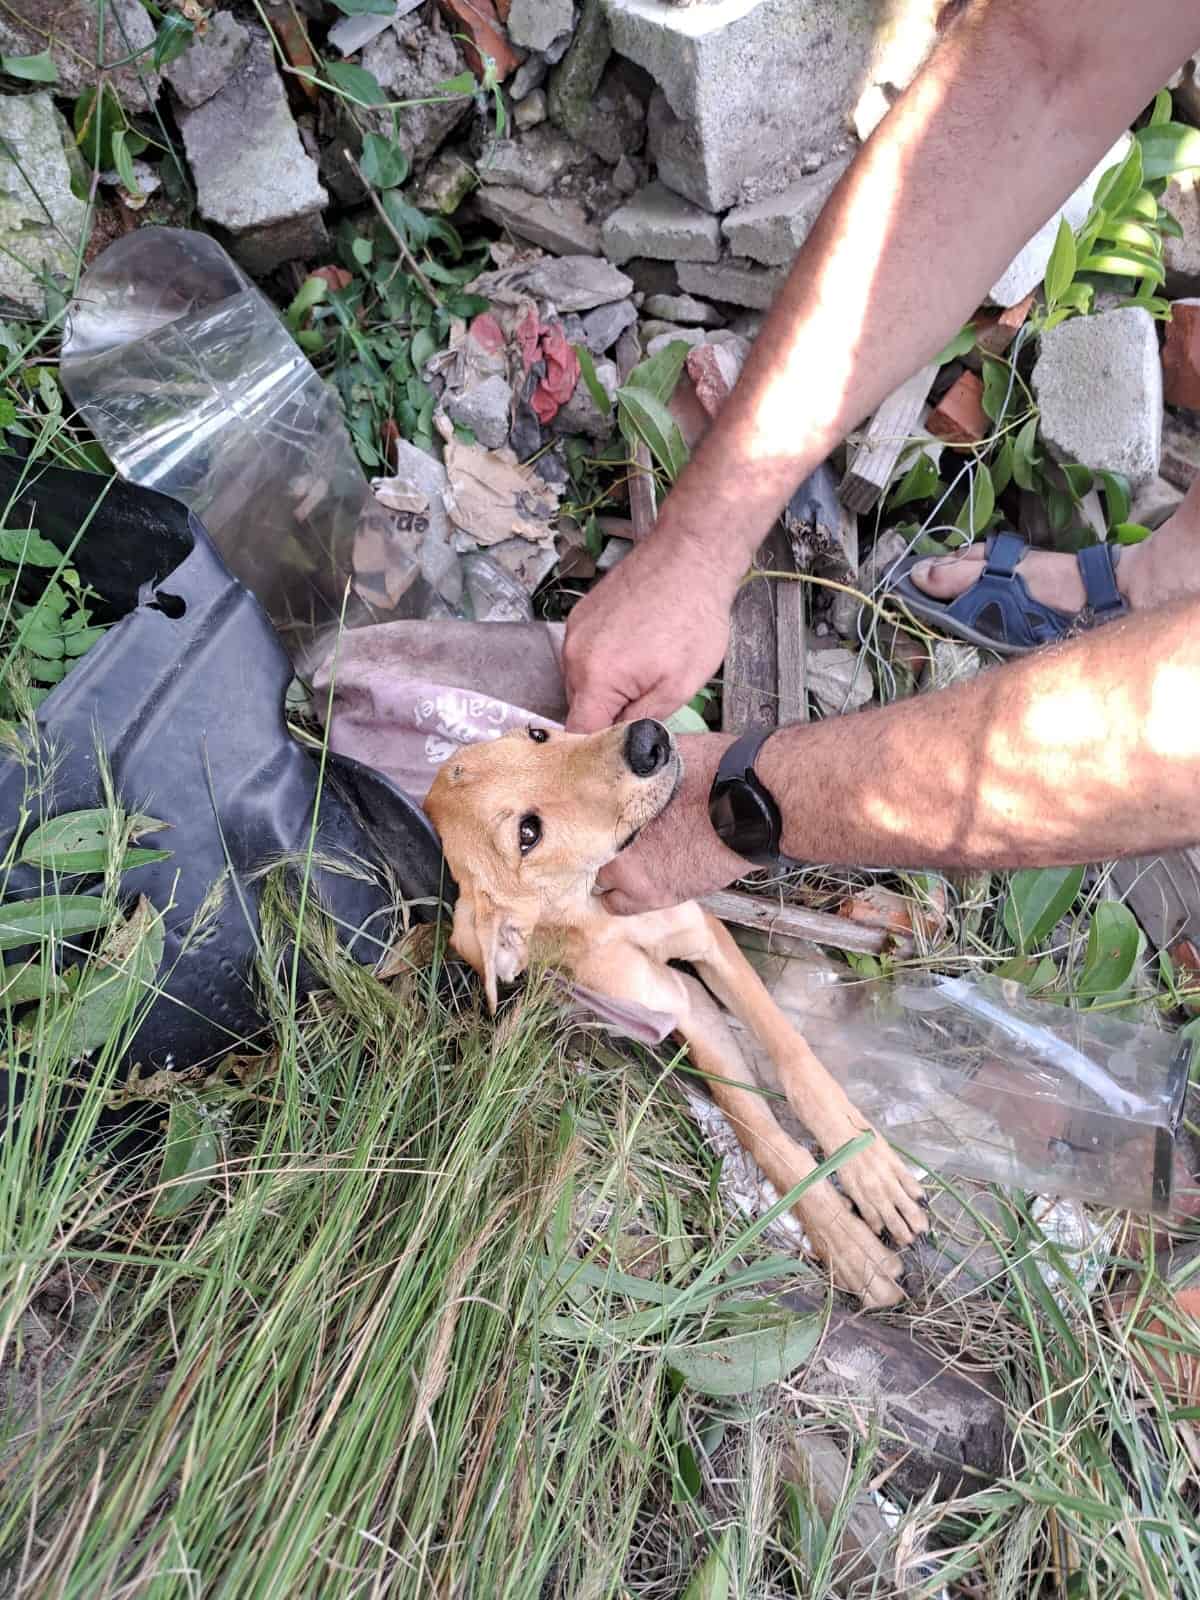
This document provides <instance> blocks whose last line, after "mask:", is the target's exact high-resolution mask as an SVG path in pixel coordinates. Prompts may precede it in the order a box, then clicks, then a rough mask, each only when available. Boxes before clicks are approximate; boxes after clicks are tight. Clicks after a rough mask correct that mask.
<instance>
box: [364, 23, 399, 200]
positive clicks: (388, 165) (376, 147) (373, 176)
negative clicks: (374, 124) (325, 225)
mask: <svg viewBox="0 0 1200 1600" xmlns="http://www.w3.org/2000/svg"><path fill="white" fill-rule="evenodd" d="M385 6H386V9H387V10H388V11H389V12H391V11H392V10H393V9H394V7H393V5H392V4H391V0H385ZM359 165H360V166H361V167H362V174H363V177H364V178H365V179H366V180H367V182H368V183H370V184H373V185H374V186H375V188H376V189H394V188H396V186H397V185H398V184H401V183H403V182H404V180H405V179H406V178H407V177H408V173H409V160H408V155H407V153H406V152H405V151H404V150H403V149H402V148H401V147H400V145H399V144H397V143H396V141H395V140H394V139H381V138H380V136H379V135H378V134H377V133H368V134H365V135H364V136H363V145H362V156H361V158H360V160H359Z"/></svg>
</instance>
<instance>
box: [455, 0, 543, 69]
mask: <svg viewBox="0 0 1200 1600" xmlns="http://www.w3.org/2000/svg"><path fill="white" fill-rule="evenodd" d="M438 4H439V5H440V6H441V8H442V11H443V13H444V14H445V16H446V18H447V20H448V21H449V23H450V27H451V30H452V31H453V32H454V33H465V34H466V36H467V38H468V39H469V40H470V43H469V44H468V45H467V46H466V57H467V65H468V66H469V67H470V69H471V71H472V72H473V73H474V74H475V76H476V77H482V76H483V61H482V59H481V58H482V57H483V56H491V58H492V60H493V61H494V62H495V63H496V76H497V77H498V78H499V80H500V82H501V83H503V82H504V80H505V78H507V77H509V76H510V75H511V74H512V73H513V72H515V71H516V69H517V68H518V67H519V66H520V64H521V62H522V61H523V60H524V57H523V56H521V55H518V54H517V52H516V51H515V50H514V49H513V47H512V45H510V44H509V42H508V35H507V34H506V33H505V31H504V27H503V24H502V23H501V21H500V18H499V16H498V15H497V12H496V7H495V6H494V5H493V3H492V0H438Z"/></svg>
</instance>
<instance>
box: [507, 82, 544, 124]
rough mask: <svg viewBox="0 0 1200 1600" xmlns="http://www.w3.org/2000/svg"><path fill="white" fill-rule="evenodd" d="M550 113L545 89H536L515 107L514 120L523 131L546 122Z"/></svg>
mask: <svg viewBox="0 0 1200 1600" xmlns="http://www.w3.org/2000/svg"><path fill="white" fill-rule="evenodd" d="M548 115H549V112H548V111H547V109H546V91H545V90H544V89H534V90H533V91H532V92H531V93H529V94H527V95H526V96H525V98H524V100H518V101H517V103H516V105H515V106H514V107H513V121H514V122H515V123H516V125H517V127H518V128H520V129H521V131H522V132H528V130H529V129H530V128H536V127H537V126H538V124H539V123H542V122H545V120H546V118H547V116H548Z"/></svg>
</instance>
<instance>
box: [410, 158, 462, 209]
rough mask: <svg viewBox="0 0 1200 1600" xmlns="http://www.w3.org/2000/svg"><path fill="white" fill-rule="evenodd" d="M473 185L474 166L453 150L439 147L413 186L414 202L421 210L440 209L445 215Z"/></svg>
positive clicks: (457, 204)
mask: <svg viewBox="0 0 1200 1600" xmlns="http://www.w3.org/2000/svg"><path fill="white" fill-rule="evenodd" d="M474 187H475V172H474V169H473V168H472V167H471V166H470V165H469V164H468V163H467V162H466V161H464V160H463V158H462V156H460V155H458V154H457V152H456V151H454V150H443V151H442V152H441V154H440V155H436V156H434V158H433V160H432V161H431V162H430V163H429V165H428V166H427V167H426V169H425V176H424V177H423V178H422V179H421V182H420V185H419V186H418V188H417V204H418V206H420V208H421V210H422V211H440V212H441V213H442V215H443V216H444V217H448V216H450V215H451V214H452V213H453V212H455V211H457V210H458V208H459V206H460V205H462V203H463V201H464V200H465V199H466V198H467V196H468V195H469V194H470V192H471V190H472V189H473V188H474Z"/></svg>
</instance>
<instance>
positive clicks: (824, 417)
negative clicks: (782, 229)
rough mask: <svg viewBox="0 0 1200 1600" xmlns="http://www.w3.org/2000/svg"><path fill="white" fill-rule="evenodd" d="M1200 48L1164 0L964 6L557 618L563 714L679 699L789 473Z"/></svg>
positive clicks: (975, 293)
mask: <svg viewBox="0 0 1200 1600" xmlns="http://www.w3.org/2000/svg"><path fill="white" fill-rule="evenodd" d="M1197 46H1200V17H1198V15H1197V12H1196V8H1195V7H1192V6H1180V5H1178V4H1177V3H1176V0H1145V3H1144V4H1143V5H1141V6H1137V7H1130V6H1128V5H1126V4H1125V0H1081V3H1079V4H1076V5H1073V6H1061V5H1060V6H1047V5H1045V4H1044V3H1043V0H991V3H990V4H989V3H986V0H985V3H982V4H981V3H979V0H976V3H975V4H974V5H972V6H971V7H970V8H969V9H968V11H967V12H966V14H965V16H963V17H962V18H961V19H960V20H959V21H958V22H957V23H955V24H954V26H953V27H952V29H951V31H950V32H949V34H948V35H947V36H946V38H945V39H944V40H943V42H942V44H941V45H940V47H939V49H938V50H937V52H936V53H935V55H934V56H933V58H932V59H931V61H930V62H929V64H928V65H927V66H926V68H925V69H924V70H923V71H922V73H921V74H920V75H919V76H918V77H917V79H916V80H915V81H914V82H913V84H912V85H911V87H910V88H909V89H908V90H907V91H906V93H905V94H904V95H902V96H901V98H900V99H899V101H898V102H897V103H896V105H895V106H894V107H893V108H892V110H891V112H890V113H889V115H888V116H887V117H886V118H885V119H884V121H883V122H882V123H881V124H880V126H879V128H878V129H877V130H876V132H875V133H874V135H873V136H872V137H871V139H870V140H869V141H868V143H867V144H866V146H865V147H864V148H863V150H862V151H861V153H860V154H859V156H858V157H857V159H856V160H855V161H854V163H853V164H852V166H851V167H850V169H849V170H848V172H847V173H846V175H845V177H844V178H843V179H842V181H841V183H840V184H839V185H838V187H837V188H836V189H835V190H834V192H833V194H832V196H831V197H830V199H829V201H828V203H827V205H826V206H825V209H824V210H823V212H822V213H821V216H820V217H819V218H818V220H817V223H816V225H815V226H814V228H813V230H812V233H811V234H810V235H809V237H808V239H807V240H806V242H805V244H804V246H803V248H802V249H801V251H800V253H799V255H798V256H797V258H796V262H795V264H794V266H793V268H792V271H791V273H790V275H789V277H788V280H787V283H786V284H785V286H784V289H783V290H782V292H781V294H780V296H779V299H778V300H777V302H776V304H775V306H774V308H773V310H772V312H771V314H770V316H769V317H768V318H767V320H766V322H765V324H764V326H763V328H762V331H761V332H760V333H759V336H758V339H757V340H756V342H755V346H754V349H753V351H752V353H751V356H750V359H749V360H748V362H747V364H746V368H745V371H744V373H743V374H742V377H741V379H740V381H739V382H738V384H737V387H736V388H735V389H734V392H733V394H732V395H731V396H730V398H729V400H728V401H727V402H726V404H725V407H724V409H723V411H722V413H721V416H720V418H719V420H718V421H717V423H716V424H715V425H714V427H713V428H712V430H711V431H710V433H709V434H708V436H707V438H706V439H705V440H704V442H703V443H702V444H701V446H700V447H699V449H698V450H697V452H696V455H695V457H694V458H693V460H692V461H691V463H690V464H689V465H688V467H686V468H685V470H684V472H683V473H682V475H681V476H680V478H679V481H678V483H677V484H676V485H675V487H674V488H673V489H672V491H671V493H670V494H669V495H668V496H667V498H666V500H665V502H664V504H663V507H662V511H661V514H660V516H659V519H658V523H657V525H656V527H655V529H654V531H653V532H652V533H651V534H650V535H649V537H648V538H646V539H645V540H643V541H642V543H641V544H640V545H638V546H637V547H636V548H635V549H634V550H633V551H632V552H631V554H630V555H629V556H628V557H627V558H626V559H625V561H623V562H622V563H621V564H620V565H619V566H618V567H616V568H614V570H613V571H612V572H611V573H610V574H609V575H608V576H607V577H606V578H604V579H603V580H602V582H601V583H599V584H598V585H597V586H596V588H595V589H594V590H593V591H592V592H591V593H590V594H589V595H587V596H585V597H584V599H583V600H581V601H580V602H579V603H578V604H577V605H576V606H575V608H574V610H573V611H572V612H571V615H570V617H569V618H568V622H567V634H566V644H565V651H564V667H565V671H566V679H567V689H568V695H569V699H570V705H571V712H570V716H569V719H568V724H567V725H568V727H570V728H572V729H575V730H578V731H588V730H591V729H594V728H598V727H603V726H606V725H607V724H608V723H609V722H612V721H616V720H618V719H623V718H634V717H639V716H664V715H668V714H669V713H670V712H672V711H674V710H675V709H676V708H677V707H678V706H680V705H682V704H683V703H684V701H686V700H687V699H688V698H689V697H690V696H691V695H692V694H694V693H695V691H696V690H697V689H698V688H699V687H700V685H701V684H702V683H703V682H704V681H705V679H706V678H708V677H709V676H711V675H712V673H713V672H714V671H715V670H716V668H717V667H718V665H719V664H720V662H721V660H722V659H723V657H724V653H725V646H726V642H727V637H728V618H729V609H730V606H731V605H732V602H733V597H734V593H735V591H736V588H737V584H738V580H739V579H740V577H741V576H742V574H743V573H744V571H745V570H746V568H747V566H748V565H749V563H750V560H751V557H752V556H753V553H754V551H755V550H756V549H757V548H758V546H759V545H760V544H761V542H762V540H763V538H764V537H765V536H766V534H767V533H768V531H769V530H770V527H771V525H772V523H773V522H774V521H775V519H776V517H777V516H778V515H779V512H780V510H781V509H782V507H783V506H784V505H785V504H786V503H787V500H788V499H789V497H790V495H791V494H792V492H793V490H794V489H795V487H796V485H797V484H798V483H799V482H800V481H801V480H802V479H803V478H804V477H806V476H807V475H808V473H809V472H811V471H812V470H813V469H814V468H815V467H816V466H817V465H818V464H819V463H820V462H821V461H823V460H824V459H825V457H826V456H827V455H828V454H829V452H830V451H831V450H832V449H833V448H834V447H835V446H836V445H837V444H838V443H840V441H841V440H842V439H843V438H844V437H845V435H846V434H847V433H848V432H849V431H850V430H851V429H852V428H853V427H855V426H857V425H858V423H860V422H861V421H862V419H863V417H864V416H866V415H867V414H868V413H869V412H871V411H872V410H873V409H874V408H875V406H876V405H877V404H878V403H879V402H880V401H881V400H882V399H883V398H884V397H885V396H886V395H888V394H889V393H890V392H891V391H892V390H893V389H894V388H895V387H896V386H897V385H898V384H900V383H902V382H903V381H904V380H905V379H906V378H908V377H909V376H910V375H911V374H912V373H913V372H915V371H917V369H918V368H919V367H920V366H921V365H922V364H923V363H924V362H926V361H929V360H930V359H932V357H933V356H934V355H936V353H937V351H938V350H939V349H940V348H941V347H942V346H943V345H944V344H945V343H946V341H947V340H948V339H949V338H950V337H951V336H952V335H953V334H954V333H955V332H956V331H957V330H958V328H959V327H961V325H962V324H963V322H964V321H965V320H966V318H967V317H968V316H969V315H970V314H971V313H972V312H973V311H974V310H975V308H976V307H977V306H978V305H979V304H980V302H981V301H982V300H983V298H984V297H985V295H986V294H987V291H988V288H989V287H990V285H991V284H992V283H994V282H995V280H996V279H997V278H998V277H999V276H1000V274H1001V272H1002V271H1003V269H1004V268H1005V267H1006V266H1007V265H1008V263H1009V261H1010V260H1011V258H1012V256H1013V255H1014V254H1015V253H1016V251H1017V250H1018V249H1019V248H1020V247H1021V246H1022V245H1023V244H1024V243H1025V241H1026V240H1027V239H1028V238H1029V237H1030V236H1031V235H1032V234H1033V233H1034V232H1035V231H1036V230H1037V228H1038V227H1040V226H1041V224H1042V223H1043V222H1044V221H1045V220H1046V218H1047V217H1048V216H1050V215H1051V214H1052V213H1053V211H1054V210H1055V208H1056V207H1057V206H1058V205H1060V204H1061V202H1062V200H1063V198H1064V196H1066V195H1067V194H1069V193H1070V192H1071V190H1072V189H1074V188H1075V187H1076V186H1077V184H1078V183H1079V182H1080V181H1081V179H1082V178H1083V177H1084V176H1085V175H1086V174H1087V172H1088V171H1089V170H1090V169H1091V168H1092V167H1093V166H1094V165H1095V163H1096V162H1097V161H1098V160H1099V159H1100V158H1101V157H1102V156H1103V154H1104V152H1105V150H1107V149H1108V148H1109V146H1110V145H1111V144H1112V142H1113V141H1114V139H1115V138H1116V137H1117V136H1118V134H1119V133H1120V132H1121V130H1122V129H1124V128H1126V127H1128V126H1129V123H1130V122H1131V121H1132V120H1133V118H1134V117H1135V116H1136V115H1137V113H1138V112H1139V111H1140V110H1141V108H1142V107H1143V106H1144V105H1145V104H1146V102H1147V101H1148V100H1149V99H1150V97H1151V96H1152V95H1153V94H1154V92H1155V91H1156V90H1157V89H1158V88H1159V86H1160V85H1161V84H1162V83H1164V82H1165V81H1166V79H1167V78H1168V77H1169V76H1170V74H1171V73H1172V71H1174V69H1175V68H1176V67H1177V66H1178V65H1179V63H1180V62H1181V61H1182V60H1184V59H1185V58H1186V57H1187V56H1188V55H1189V54H1190V53H1191V52H1192V51H1193V50H1195V49H1196V48H1197Z"/></svg>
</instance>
